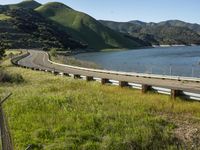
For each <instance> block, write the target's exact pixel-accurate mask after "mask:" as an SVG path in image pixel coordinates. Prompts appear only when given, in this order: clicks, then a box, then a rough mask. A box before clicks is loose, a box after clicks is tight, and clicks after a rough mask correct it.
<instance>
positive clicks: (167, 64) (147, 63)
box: [75, 46, 200, 77]
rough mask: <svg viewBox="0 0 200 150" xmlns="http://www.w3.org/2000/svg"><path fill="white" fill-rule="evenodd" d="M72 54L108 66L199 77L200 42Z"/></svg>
mask: <svg viewBox="0 0 200 150" xmlns="http://www.w3.org/2000/svg"><path fill="white" fill-rule="evenodd" d="M75 57H76V58H77V59H81V60H86V61H92V62H95V63H96V64H99V65H101V66H102V67H103V68H105V69H109V70H116V71H126V72H140V73H154V74H166V75H178V76H194V77H200V46H186V47H168V48H149V49H139V50H126V51H117V52H116V51H115V52H95V53H83V54H78V55H76V56H75Z"/></svg>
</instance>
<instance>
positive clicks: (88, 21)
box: [36, 2, 143, 49]
mask: <svg viewBox="0 0 200 150" xmlns="http://www.w3.org/2000/svg"><path fill="white" fill-rule="evenodd" d="M36 11H37V12H39V13H40V14H42V15H43V16H44V17H46V18H49V19H51V20H53V21H55V22H57V23H59V24H60V25H61V26H63V28H64V29H65V30H66V31H68V32H70V33H71V34H72V35H73V36H74V37H76V38H79V39H80V40H81V41H83V42H85V43H87V44H88V45H89V47H90V48H95V49H105V48H136V47H141V46H143V45H142V44H141V43H138V42H137V41H135V40H132V39H129V38H126V37H124V36H123V35H122V34H120V33H118V32H116V31H113V30H111V29H110V28H108V27H105V26H104V25H102V24H101V23H99V22H98V21H97V20H95V19H94V18H92V17H91V16H89V15H87V14H85V13H82V12H78V11H76V10H74V9H72V8H70V7H68V6H66V5H64V4H62V3H56V2H52V3H47V4H45V5H42V6H40V7H39V8H37V9H36Z"/></svg>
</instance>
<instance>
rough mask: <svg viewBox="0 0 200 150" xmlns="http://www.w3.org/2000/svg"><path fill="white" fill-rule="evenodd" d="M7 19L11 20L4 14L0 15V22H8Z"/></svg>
mask: <svg viewBox="0 0 200 150" xmlns="http://www.w3.org/2000/svg"><path fill="white" fill-rule="evenodd" d="M8 19H11V17H10V16H7V15H5V14H0V21H3V20H8Z"/></svg>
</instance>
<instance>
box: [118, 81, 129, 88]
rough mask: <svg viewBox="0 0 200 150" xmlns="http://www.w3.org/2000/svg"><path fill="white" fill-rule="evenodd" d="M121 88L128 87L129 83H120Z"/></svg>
mask: <svg viewBox="0 0 200 150" xmlns="http://www.w3.org/2000/svg"><path fill="white" fill-rule="evenodd" d="M119 86H120V87H126V86H128V82H126V81H119Z"/></svg>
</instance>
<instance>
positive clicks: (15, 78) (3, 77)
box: [0, 70, 24, 83]
mask: <svg viewBox="0 0 200 150" xmlns="http://www.w3.org/2000/svg"><path fill="white" fill-rule="evenodd" d="M0 82H3V83H4V82H9V83H21V82H24V79H23V77H22V76H21V75H20V74H9V73H7V72H5V71H3V70H0Z"/></svg>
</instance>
